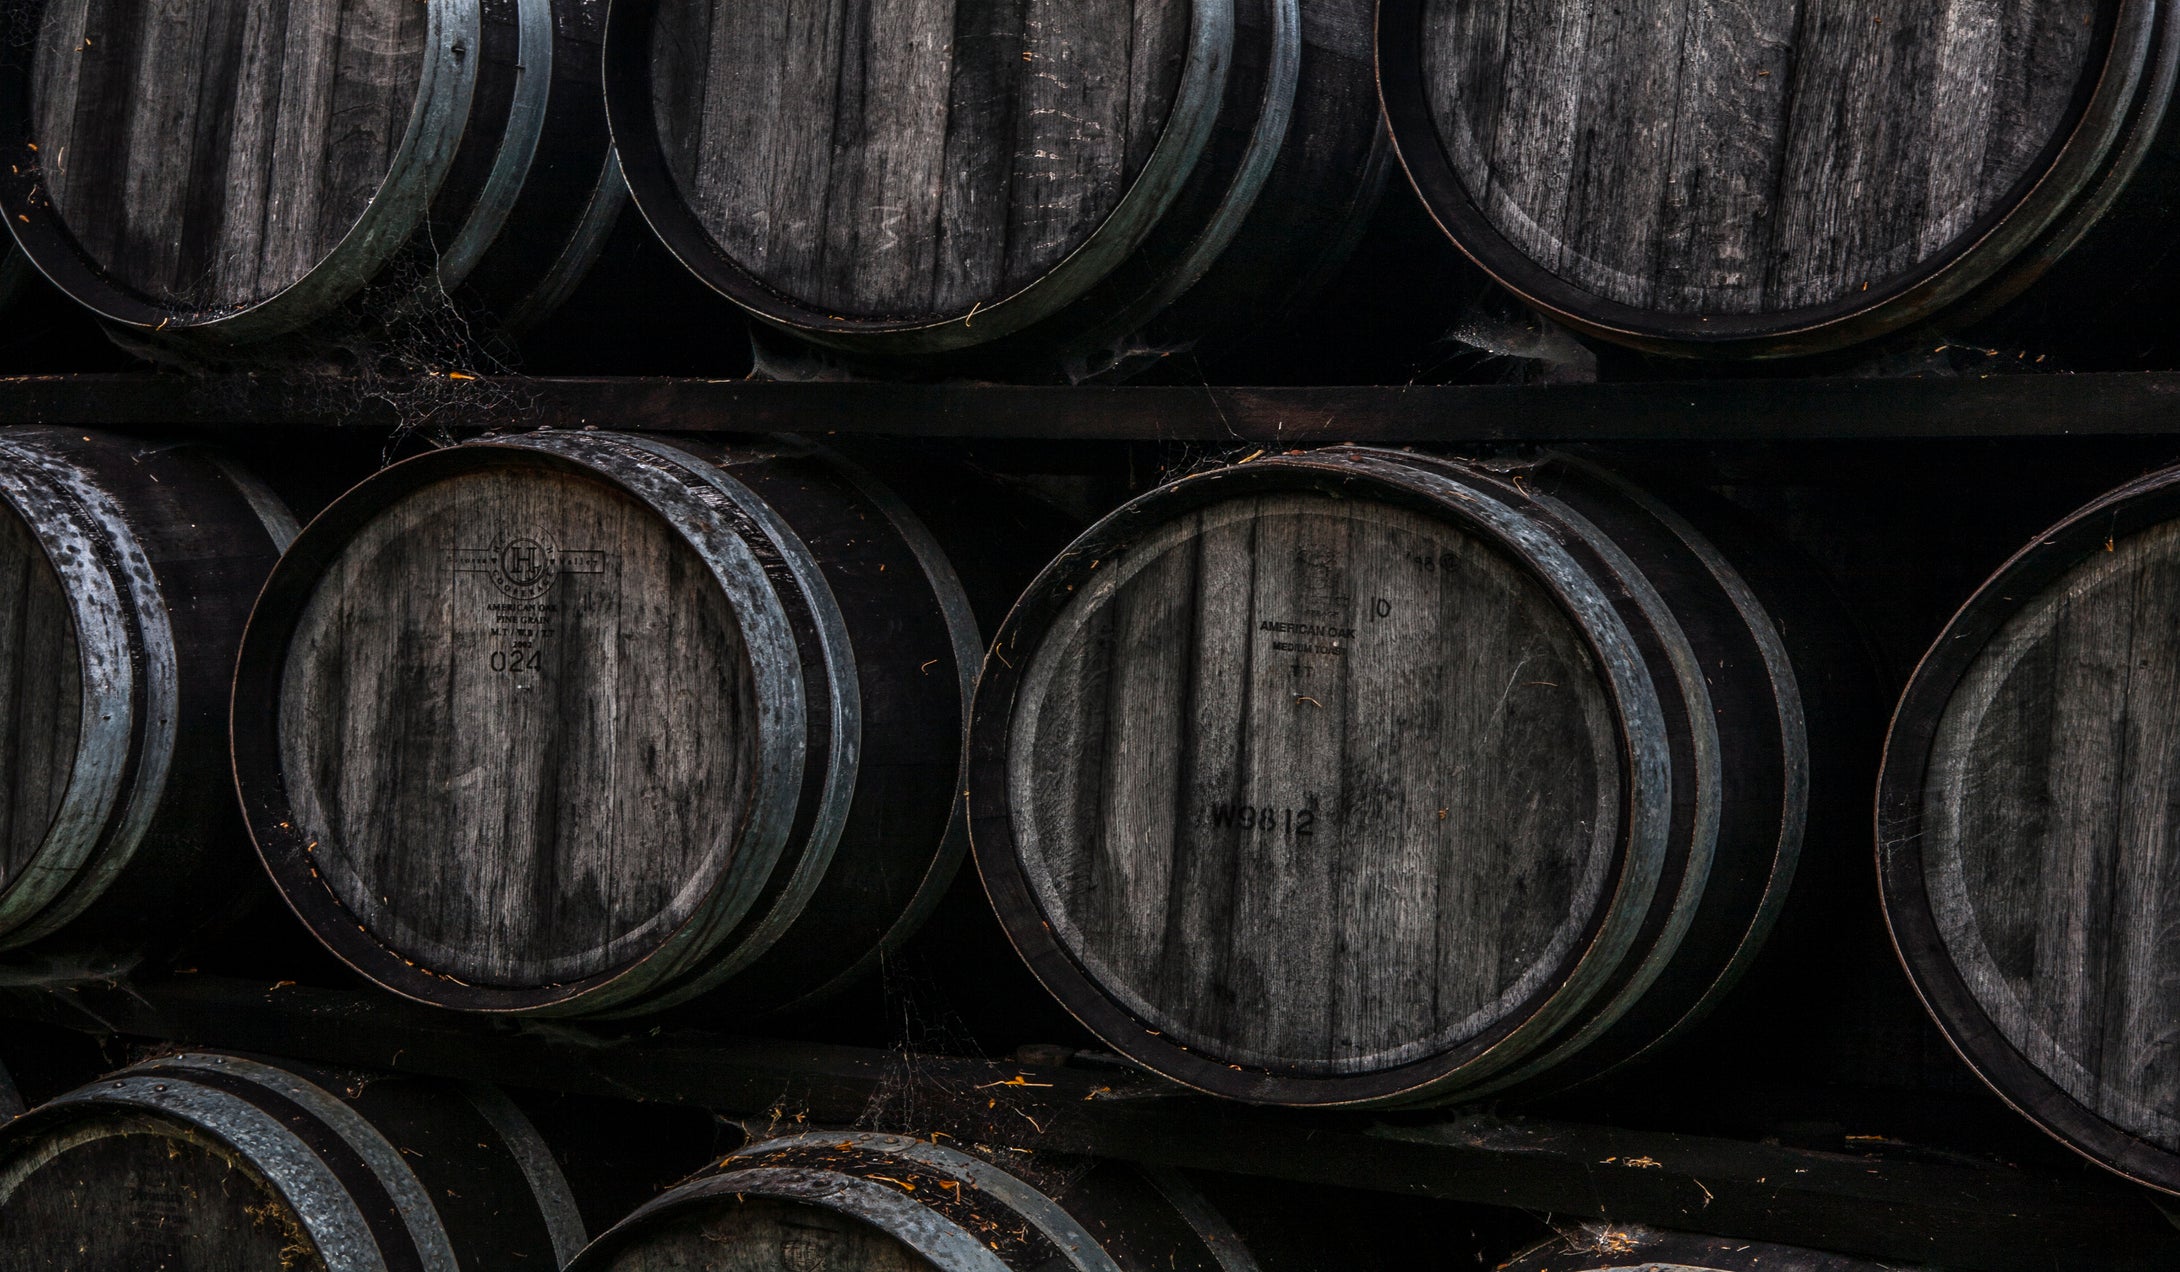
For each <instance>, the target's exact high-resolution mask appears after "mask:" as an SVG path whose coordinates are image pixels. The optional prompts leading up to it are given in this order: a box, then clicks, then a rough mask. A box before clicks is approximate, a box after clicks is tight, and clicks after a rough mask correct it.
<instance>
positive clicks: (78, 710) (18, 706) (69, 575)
mask: <svg viewBox="0 0 2180 1272" xmlns="http://www.w3.org/2000/svg"><path fill="white" fill-rule="evenodd" d="M294 533H295V523H294V520H293V519H292V517H291V516H290V515H289V513H288V510H287V507H286V506H285V505H284V504H283V503H282V502H281V500H280V499H279V498H278V497H277V496H275V495H274V494H273V493H272V492H271V491H270V490H268V489H267V488H266V487H265V485H264V484H263V483H262V482H260V481H259V480H258V479H257V478H255V477H253V476H251V475H250V474H249V473H248V472H246V471H245V470H243V469H242V468H240V467H238V466H237V465H235V464H234V463H232V462H230V461H229V460H227V459H225V458H223V457H222V456H220V455H219V454H218V453H216V452H214V451H211V450H208V449H206V448H204V447H201V446H196V445H177V444H171V443H162V442H154V441H141V440H133V439H129V438H122V437H117V436H110V435H106V434H86V433H84V432H82V431H80V430H75V429H53V428H10V429H0V596H4V597H6V598H7V599H6V601H5V603H0V950H4V951H11V952H12V953H11V954H10V955H9V957H10V958H11V959H13V958H19V957H27V955H25V954H24V953H23V952H24V950H25V948H26V947H34V946H35V947H38V948H50V946H49V945H48V943H47V942H46V938H52V937H55V934H57V933H61V932H63V931H64V930H65V931H66V933H67V938H66V941H65V942H64V943H65V944H66V945H68V946H69V947H70V949H71V950H73V951H75V952H76V953H82V952H83V951H84V950H86V949H96V950H98V951H99V952H100V954H101V957H112V958H127V957H131V956H133V955H135V954H136V953H138V952H141V951H144V950H146V949H147V948H149V947H150V946H152V945H155V944H158V943H160V942H163V941H164V940H165V939H167V938H170V937H174V936H178V935H180V934H182V933H183V932H184V931H185V930H187V929H188V928H190V927H193V926H195V925H198V924H201V923H203V922H205V921H206V920H209V919H212V918H214V917H217V916H220V915H224V914H226V913H228V912H229V911H231V910H233V909H234V907H235V903H236V902H237V901H238V900H241V899H245V898H247V897H249V896H250V895H251V893H252V889H251V887H250V882H251V880H252V879H253V878H254V876H255V873H256V872H255V870H254V869H253V867H252V865H251V863H250V860H249V853H248V850H247V849H246V848H245V847H244V846H243V845H242V843H241V839H240V830H241V828H240V826H239V825H237V823H236V818H235V812H234V800H233V797H232V795H231V794H230V789H229V779H228V776H227V765H226V762H225V754H224V752H225V747H224V746H223V745H222V735H223V732H224V725H223V707H224V704H225V700H226V698H227V687H228V677H229V673H230V670H231V669H232V667H233V666H234V658H235V650H236V647H237V645H238V643H239V642H240V640H241V637H242V625H243V620H244V618H245V616H247V615H248V613H249V608H250V601H251V598H252V597H254V596H255V595H256V593H257V589H258V588H259V587H260V586H261V585H262V584H263V583H264V580H265V576H266V575H267V574H268V573H269V572H270V571H271V569H272V566H273V562H274V560H275V559H276V558H277V557H278V555H279V553H280V550H281V549H282V548H283V547H285V546H286V544H287V541H288V540H289V539H290V538H292V537H293V535H294ZM86 970H88V969H86Z"/></svg>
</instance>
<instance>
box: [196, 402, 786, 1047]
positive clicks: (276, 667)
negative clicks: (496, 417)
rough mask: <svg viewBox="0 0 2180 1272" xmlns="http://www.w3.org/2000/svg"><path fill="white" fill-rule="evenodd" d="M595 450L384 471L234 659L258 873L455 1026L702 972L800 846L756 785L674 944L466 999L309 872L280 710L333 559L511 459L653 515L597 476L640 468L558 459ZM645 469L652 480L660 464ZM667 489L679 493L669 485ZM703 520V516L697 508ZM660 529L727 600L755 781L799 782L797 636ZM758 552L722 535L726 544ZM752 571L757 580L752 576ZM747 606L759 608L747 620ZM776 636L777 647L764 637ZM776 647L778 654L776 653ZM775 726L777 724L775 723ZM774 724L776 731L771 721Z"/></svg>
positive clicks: (509, 442) (311, 924)
mask: <svg viewBox="0 0 2180 1272" xmlns="http://www.w3.org/2000/svg"><path fill="white" fill-rule="evenodd" d="M563 444H565V445H567V446H582V447H585V448H586V449H592V448H599V447H604V446H611V445H612V442H611V441H609V440H607V439H606V438H604V437H601V435H599V434H595V433H586V434H563V433H557V432H552V431H549V430H547V431H540V432H538V433H530V434H521V435H517V436H514V437H505V438H483V439H478V440H476V441H472V442H468V443H464V444H462V445H459V446H451V447H447V448H444V449H441V450H436V451H432V452H429V453H427V454H424V455H419V456H415V457H413V458H411V459H407V460H404V461H402V462H400V463H398V464H395V465H392V466H391V467H388V468H385V469H382V470H380V471H379V472H378V473H377V474H374V475H373V476H372V477H370V478H367V479H366V480H365V481H364V482H362V483H360V484H359V485H358V486H356V487H355V488H354V489H352V490H350V491H349V492H348V493H347V494H345V495H343V496H342V497H341V498H340V499H338V500H335V501H334V503H333V504H332V505H330V506H329V507H327V508H326V509H325V510H324V511H323V512H321V513H319V514H318V516H317V517H316V518H314V519H313V520H312V521H311V522H310V524H309V525H307V526H305V527H304V529H303V532H302V534H301V535H299V536H298V537H297V539H296V541H295V544H294V546H293V547H292V548H291V549H290V551H289V552H288V553H287V554H286V555H285V556H283V557H282V558H281V561H280V563H279V565H278V566H276V567H275V568H274V570H273V572H272V575H271V577H270V578H268V579H267V581H266V583H265V587H264V589H263V590H262V591H261V592H260V594H259V597H258V600H257V604H256V606H255V608H254V609H253V610H252V613H251V617H250V622H249V625H248V626H247V627H246V628H245V630H244V633H243V639H242V644H241V650H240V652H239V654H238V656H237V662H236V673H235V681H234V693H233V697H232V700H231V703H230V744H231V747H232V751H233V759H234V765H233V767H234V773H235V783H236V791H237V794H238V796H239V798H240V800H241V803H242V808H243V815H244V820H245V822H246V824H247V826H248V828H249V830H250V837H251V841H252V843H253V845H254V846H255V847H256V850H257V853H258V857H259V859H260V860H261V861H262V862H263V863H264V865H265V867H266V870H267V872H268V873H269V874H270V875H271V876H272V878H273V882H274V884H275V887H276V889H277V891H278V892H279V893H280V895H281V897H282V899H283V900H284V901H285V902H286V903H287V905H288V907H289V909H290V910H292V911H293V912H294V913H295V915H296V917H297V918H298V919H300V920H301V921H302V922H303V924H304V926H306V927H307V928H309V929H310V930H311V932H312V934H313V935H314V936H315V937H316V938H317V939H318V940H319V942H320V943H321V944H323V945H325V946H326V948H327V949H329V950H330V951H331V952H332V953H333V954H334V955H335V956H336V957H338V958H339V959H341V961H342V962H344V963H346V964H348V966H350V967H351V968H353V969H354V970H355V971H357V972H358V973H360V974H362V975H364V976H365V977H367V978H369V979H370V980H372V981H374V982H376V983H377V984H379V985H380V986H382V987H384V988H386V989H388V990H391V991H392V992H394V993H396V994H400V995H401V996H403V997H406V998H409V999H411V1000H413V1001H416V1002H422V1003H426V1004H429V1005H433V1006H440V1007H450V1008H454V1009H458V1010H470V1011H479V1012H491V1013H505V1014H553V1013H554V1012H555V1009H564V1010H578V1011H584V1012H589V1011H596V1010H601V1009H604V1008H606V1007H610V1006H614V1005H618V1004H620V1003H623V1002H627V1001H631V1000H636V999H640V998H641V997H642V996H643V995H644V994H645V993H647V992H649V991H650V990H651V989H653V988H655V987H657V986H658V985H660V984H663V983H666V982H668V981H670V980H671V979H672V978H673V977H674V976H676V975H679V974H680V973H681V972H682V971H683V970H685V968H686V966H687V965H688V964H689V963H690V962H692V961H695V960H698V959H701V958H702V957H703V956H704V954H705V952H706V951H708V950H709V949H711V948H712V944H713V943H716V942H717V941H719V940H721V939H723V938H724V936H725V935H726V934H727V933H728V932H729V931H731V930H732V929H733V928H734V927H735V926H736V924H737V923H738V922H739V920H740V919H741V918H742V917H744V915H746V913H747V911H748V909H749V907H750V906H751V905H753V904H754V903H755V901H756V899H757V896H758V894H759V892H760V891H761V889H762V885H763V883H764V881H765V880H766V879H767V878H769V877H770V875H771V874H772V872H773V870H774V868H775V867H776V866H777V865H778V863H779V861H780V859H781V857H782V855H783V854H784V852H785V850H786V846H787V844H788V842H789V840H790V838H791V837H792V834H793V832H794V830H795V827H794V825H793V822H794V811H795V808H794V806H795V803H796V800H797V795H798V792H799V791H800V789H801V786H802V782H801V781H800V779H799V778H796V779H794V780H758V781H756V782H754V783H753V784H752V792H751V798H750V804H749V809H748V815H747V817H746V819H745V820H744V822H743V825H742V827H741V833H740V834H739V835H738V836H737V838H736V840H735V842H734V843H733V845H731V847H730V848H728V849H727V850H726V851H724V852H722V853H721V854H720V855H719V857H718V858H717V860H716V861H715V862H714V863H713V866H712V870H713V873H714V876H715V877H714V878H713V880H712V885H711V891H710V892H709V894H708V899H707V900H706V901H704V902H702V903H700V904H699V905H698V907H697V909H696V910H695V912H694V913H692V914H691V915H690V916H689V917H688V918H687V919H686V920H684V922H683V923H681V924H680V925H679V926H678V927H677V928H675V929H674V930H672V931H670V932H668V933H667V934H665V935H664V936H663V937H662V938H661V939H660V940H658V941H657V942H655V943H654V944H652V945H651V946H650V947H649V948H648V949H647V950H645V951H643V952H641V953H639V954H637V955H636V956H635V957H633V958H631V959H629V960H627V961H625V962H623V963H621V964H619V965H617V966H614V967H610V968H607V969H605V970H602V971H600V972H597V973H594V974H591V975H589V976H586V977H582V978H578V979H574V980H570V981H565V982H559V983H554V984H549V985H542V986H527V987H518V986H492V985H477V984H471V983H467V982H464V981H461V980H458V979H455V978H453V977H451V976H448V975H446V974H443V973H437V972H433V971H430V970H427V969H424V968H421V967H417V966H416V965H414V964H413V963H412V962H411V961H410V960H408V959H407V958H405V957H403V955H402V953H401V952H400V951H399V950H396V949H394V948H392V947H390V946H387V945H385V944H383V943H381V942H380V941H379V940H378V939H377V937H376V935H375V934H373V933H371V932H369V931H367V930H365V929H364V927H363V925H361V924H360V923H359V922H358V921H357V919H356V917H355V916H354V915H353V914H352V912H350V911H349V910H348V908H347V907H346V906H345V905H343V904H342V903H341V901H340V900H339V898H337V897H336V896H335V895H334V894H333V892H332V890H331V888H330V887H328V886H327V885H326V884H324V883H323V882H322V881H321V880H320V879H319V878H318V875H317V871H316V870H315V868H314V867H313V866H312V865H311V864H310V861H309V857H310V854H311V849H310V848H309V847H307V846H306V845H305V844H304V843H303V842H302V840H303V832H302V831H300V830H299V829H297V828H296V827H294V826H293V825H292V824H291V822H292V816H291V813H292V806H291V804H290V803H289V800H288V797H287V793H286V791H287V779H286V776H285V774H284V772H283V771H282V764H281V760H280V754H279V727H278V717H277V711H278V703H279V701H280V684H281V680H282V678H283V676H284V674H285V667H286V662H287V652H288V647H289V642H290V641H291V639H292V638H293V635H294V632H295V628H296V626H297V624H298V623H299V621H300V619H301V616H302V613H303V611H304V609H305V608H306V607H307V605H308V603H309V600H310V598H311V596H312V595H314V593H315V590H316V586H317V584H318V582H319V581H320V580H321V579H322V578H323V574H324V569H325V568H326V566H328V565H329V564H330V563H331V562H333V561H334V560H336V559H338V557H339V556H340V555H341V553H342V552H343V550H344V548H345V545H346V544H347V543H348V541H349V539H350V538H351V537H352V535H353V534H354V533H355V532H356V531H357V530H359V529H361V528H362V527H363V526H364V525H366V524H368V523H369V522H370V521H371V520H372V519H373V518H374V517H375V516H376V515H377V514H378V513H380V512H382V511H384V510H385V508H387V507H388V506H390V505H391V504H392V503H394V502H396V501H398V500H399V499H401V498H403V497H404V496H406V495H408V494H410V493H413V492H414V491H416V490H419V489H422V488H423V487H425V486H427V485H430V484H433V483H436V482H439V481H443V480H446V479H449V478H452V477H456V476H461V475H466V474H468V473H471V472H477V471H487V470H490V469H492V468H494V467H495V466H501V465H504V464H505V463H506V462H507V461H508V460H510V459H514V460H516V461H519V462H520V463H523V464H531V465H535V466H537V467H540V468H544V469H547V470H549V471H559V472H564V473H568V474H571V475H575V476H579V477H584V478H588V479H590V480H593V481H598V482H601V483H603V484H605V485H607V486H609V487H612V488H614V489H617V490H619V491H620V492H621V493H623V494H625V495H626V496H628V497H630V498H632V499H634V500H636V501H637V502H638V503H642V504H645V505H647V506H649V505H652V504H653V500H652V499H651V497H650V496H649V495H647V494H646V493H645V492H643V491H641V490H638V489H636V488H634V487H633V486H631V485H630V484H629V483H628V481H627V480H625V479H624V478H622V477H621V476H620V475H618V474H616V473H615V472H613V471H611V469H610V467H609V466H608V465H607V464H605V463H601V462H600V461H601V460H602V459H605V458H607V457H608V456H609V455H610V456H617V457H619V458H621V459H623V460H629V461H631V462H641V461H637V460H636V459H635V457H634V456H632V455H630V454H629V453H627V452H625V451H621V450H619V449H618V448H616V449H615V450H614V451H612V452H604V451H602V450H601V452H600V454H599V455H597V456H593V455H588V454H583V453H580V452H577V453H569V451H568V450H566V449H562V445H563ZM644 467H646V468H649V469H654V470H657V469H659V465H658V464H657V463H656V462H655V461H653V462H651V463H649V464H645V465H644ZM668 479H669V480H679V479H678V478H674V477H672V476H671V475H669V477H668ZM690 500H691V503H692V505H694V506H696V507H697V508H698V509H700V510H701V504H700V503H699V501H698V500H697V499H696V498H695V496H694V495H693V494H692V495H691V496H690ZM660 520H661V522H662V523H663V524H665V525H666V526H667V527H668V529H669V531H670V532H671V533H673V534H674V535H675V536H676V537H677V538H678V539H680V540H681V541H682V542H684V543H685V544H687V546H689V547H690V549H691V550H693V551H695V552H696V553H697V554H698V556H699V558H700V559H703V560H705V561H706V563H707V564H708V565H710V566H712V568H713V569H714V572H715V578H718V579H719V580H720V582H721V584H722V587H723V588H724V590H725V591H726V593H727V599H728V604H729V607H730V610H731V611H732V612H733V613H734V615H735V618H736V621H737V622H738V623H739V624H740V625H741V626H742V629H743V632H744V639H745V645H746V646H747V647H748V650H749V655H750V663H751V666H752V668H753V671H754V673H755V675H756V677H757V688H758V702H759V714H758V718H757V721H756V734H757V736H756V739H755V743H754V745H753V747H752V760H753V764H754V766H755V768H756V769H757V770H758V771H759V772H760V773H763V772H773V773H778V774H800V773H801V772H802V771H803V770H804V767H805V764H806V763H807V760H808V758H810V757H807V756H806V755H805V752H804V744H803V731H802V728H801V726H800V720H801V716H802V714H803V710H804V703H803V692H802V679H803V670H802V666H801V662H800V654H799V651H798V650H797V647H796V643H795V640H794V637H793V635H792V633H791V632H789V631H788V630H787V620H786V617H785V614H784V612H781V611H780V610H779V602H778V601H777V599H776V598H771V599H772V604H771V605H770V606H769V607H767V606H764V605H763V604H762V603H761V602H762V601H763V600H764V599H766V597H765V596H764V594H762V593H761V592H760V591H759V590H757V589H754V588H741V587H738V586H737V585H736V584H735V583H734V581H733V580H731V579H727V578H725V577H723V576H721V575H720V574H719V573H718V571H720V570H721V569H724V568H725V566H724V565H723V564H722V563H720V562H716V561H714V560H713V559H712V557H711V555H710V551H709V549H707V547H706V546H705V545H704V544H701V543H698V542H696V541H695V540H694V539H692V538H691V537H690V536H689V534H688V533H687V532H686V531H685V530H684V528H683V527H682V525H681V523H680V522H679V521H678V520H676V519H675V518H673V517H669V516H663V515H662V516H661V518H660ZM728 540H731V542H732V543H733V544H739V545H740V548H739V551H740V553H741V554H742V555H745V556H746V555H747V554H748V545H746V544H744V543H742V541H741V540H740V539H739V538H737V537H734V536H733V535H732V534H731V533H724V534H723V535H722V541H723V542H725V541H728ZM753 568H758V567H754V566H753ZM743 595H746V596H747V597H748V598H749V601H750V604H748V605H742V604H737V603H736V601H735V598H736V597H737V596H743ZM768 632H769V633H770V636H768ZM775 637H776V639H773V638H775ZM768 713H769V716H768ZM771 717H776V718H771Z"/></svg>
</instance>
